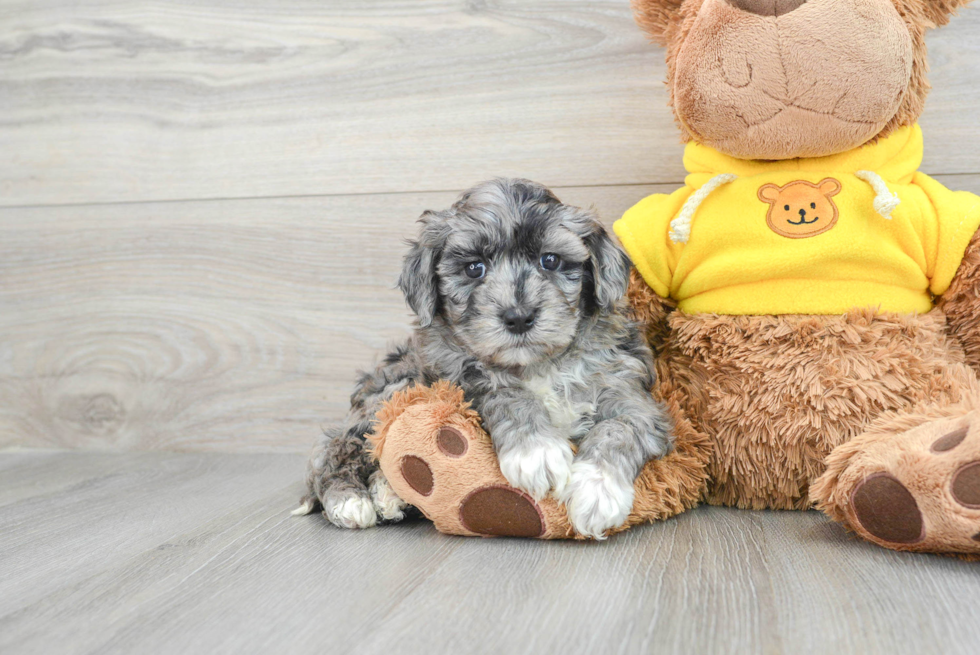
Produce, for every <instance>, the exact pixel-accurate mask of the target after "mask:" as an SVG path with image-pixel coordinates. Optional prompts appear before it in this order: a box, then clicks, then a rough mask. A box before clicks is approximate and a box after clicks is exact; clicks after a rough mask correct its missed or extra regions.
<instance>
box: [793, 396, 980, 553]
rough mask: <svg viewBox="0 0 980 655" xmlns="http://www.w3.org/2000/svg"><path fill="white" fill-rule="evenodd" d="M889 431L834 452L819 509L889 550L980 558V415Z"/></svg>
mask: <svg viewBox="0 0 980 655" xmlns="http://www.w3.org/2000/svg"><path fill="white" fill-rule="evenodd" d="M910 422H911V423H914V420H910V419H909V417H893V418H892V419H891V423H892V427H893V428H898V429H901V428H902V427H907V426H908V425H909V423H910ZM883 427H884V428H887V427H888V426H887V425H885V426H875V429H874V430H871V431H869V432H866V433H865V434H862V435H861V436H859V437H857V438H855V439H853V440H852V441H850V442H848V443H846V444H843V445H842V446H840V447H838V448H837V449H835V450H834V451H833V452H832V453H831V454H830V456H829V457H828V459H827V466H828V468H827V471H826V473H824V475H823V476H821V477H820V478H819V479H818V480H817V481H816V482H815V483H814V485H813V486H812V488H811V497H812V498H813V500H815V501H816V502H817V506H818V507H819V508H820V509H821V510H823V511H825V512H827V513H828V514H829V515H830V516H831V517H833V518H835V519H837V520H838V521H840V522H842V523H844V524H845V525H846V526H848V527H849V528H851V529H852V530H854V531H855V532H856V533H857V534H858V535H860V536H861V537H863V538H865V539H867V540H869V541H872V542H874V543H876V544H879V545H881V546H884V547H886V548H892V549H895V550H914V551H923V552H934V553H972V554H980V411H976V410H975V411H971V412H968V413H965V414H963V413H960V414H959V415H954V416H947V417H943V418H938V419H933V420H928V421H926V422H923V423H921V424H920V425H918V426H916V427H912V428H911V429H907V430H905V431H902V432H897V431H896V432H888V431H887V429H882V428H883Z"/></svg>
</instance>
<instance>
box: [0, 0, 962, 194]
mask: <svg viewBox="0 0 980 655" xmlns="http://www.w3.org/2000/svg"><path fill="white" fill-rule="evenodd" d="M978 31H980V9H976V8H968V9H964V10H963V11H962V12H961V16H960V17H959V18H958V19H957V20H955V21H954V22H953V23H952V24H951V25H950V26H948V27H946V28H944V29H942V30H939V31H936V32H935V33H933V34H931V35H930V37H929V45H930V48H931V61H932V73H931V79H932V82H933V84H934V87H935V91H934V92H933V94H932V97H931V99H930V102H929V104H928V108H927V111H926V114H925V116H924V118H923V125H924V127H925V128H926V132H927V134H928V139H927V156H926V162H925V170H926V171H927V172H931V173H980V157H978V155H977V151H978V143H980V130H978V127H977V123H976V117H975V114H976V112H975V108H976V107H977V106H978V105H980V43H978V41H977V39H975V38H973V36H974V35H975V34H977V33H978ZM0 60H2V61H3V66H2V67H0V152H3V153H4V156H3V157H2V158H0V204H2V205H6V206H12V205H33V204H64V203H93V202H121V201H147V200H168V199H170V200H172V199H200V198H241V197H255V196H263V197H265V196H287V195H310V194H343V193H377V192H394V191H398V192H418V191H432V190H444V189H459V188H464V187H467V186H469V185H470V184H472V183H473V182H475V181H477V180H479V179H483V178H486V177H488V176H491V175H521V176H525V177H531V178H533V179H537V180H540V181H542V182H544V183H546V184H548V185H551V186H581V185H606V184H652V183H668V182H677V181H679V180H680V179H681V178H682V176H683V171H682V169H681V146H680V143H679V141H678V136H677V131H676V129H675V128H674V124H673V119H672V116H671V114H670V111H669V108H668V107H667V96H666V90H665V88H664V86H663V84H662V80H663V79H664V77H665V65H664V62H663V53H662V51H660V50H659V49H658V48H655V47H653V46H652V45H650V44H649V43H648V42H647V40H646V38H645V36H644V35H643V34H642V33H641V31H640V30H639V29H638V28H637V27H636V26H635V25H634V24H633V21H632V17H631V15H630V10H629V6H628V2H627V1H626V0H561V1H560V2H559V1H556V0H534V1H528V0H503V1H489V2H488V1H483V0H480V1H473V2H470V1H466V2H464V1H460V0H412V1H411V2H406V1H405V0H374V1H372V2H363V1H361V0H331V1H330V2H323V1H322V0H278V1H277V2H268V1H267V0H208V1H207V2H203V3H202V2H197V1H196V0H153V1H148V0H83V1H81V2H79V1H76V0H6V1H5V2H4V6H3V11H2V12H0Z"/></svg>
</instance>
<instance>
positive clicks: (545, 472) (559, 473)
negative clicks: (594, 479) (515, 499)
mask: <svg viewBox="0 0 980 655" xmlns="http://www.w3.org/2000/svg"><path fill="white" fill-rule="evenodd" d="M499 459H500V471H501V473H503V474H504V477H505V478H507V482H509V483H510V484H511V486H513V487H516V488H518V489H522V490H523V491H526V492H527V493H529V494H530V495H531V497H532V498H534V499H535V500H541V499H542V498H544V497H545V496H547V495H548V492H549V491H551V490H552V489H554V491H555V496H561V494H562V492H563V491H564V490H565V487H566V485H568V481H569V479H570V478H571V475H572V447H571V445H569V443H568V442H567V441H557V440H544V439H542V440H538V441H536V442H533V443H532V444H531V445H530V446H529V447H527V448H512V449H510V450H508V451H507V452H506V453H504V454H503V455H501V456H500V458H499Z"/></svg>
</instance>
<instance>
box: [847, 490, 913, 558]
mask: <svg viewBox="0 0 980 655" xmlns="http://www.w3.org/2000/svg"><path fill="white" fill-rule="evenodd" d="M851 506H852V507H853V508H854V516H855V518H856V519H857V520H858V522H860V523H861V525H862V526H863V527H864V529H865V530H867V531H868V532H870V533H871V534H873V535H874V536H875V537H878V538H879V539H881V540H882V541H888V542H890V543H894V544H913V543H916V542H918V541H922V538H923V537H924V536H925V535H924V532H923V527H924V525H923V521H922V512H921V511H919V506H918V504H917V503H916V502H915V497H914V496H913V495H912V493H911V492H910V491H909V490H908V489H906V488H905V485H903V484H902V483H901V482H899V481H898V479H896V478H895V477H894V476H892V475H889V474H887V473H878V474H875V475H871V476H868V477H867V478H865V479H864V480H862V481H861V482H860V483H859V484H858V486H857V488H856V489H855V490H854V494H853V495H852V497H851Z"/></svg>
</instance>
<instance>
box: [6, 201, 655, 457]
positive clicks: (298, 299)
mask: <svg viewBox="0 0 980 655" xmlns="http://www.w3.org/2000/svg"><path fill="white" fill-rule="evenodd" d="M658 190H667V187H609V188H598V189H564V190H561V191H560V193H561V195H562V196H564V197H565V199H566V200H567V201H568V202H572V203H576V204H583V205H590V204H595V205H596V206H597V207H598V208H599V210H600V211H601V212H602V214H603V216H604V217H605V220H606V221H607V222H611V220H612V219H613V218H615V217H618V216H619V215H620V214H621V213H622V212H623V211H624V210H625V209H626V208H627V207H629V206H630V205H631V204H632V203H634V202H636V201H637V200H639V199H640V198H642V197H643V196H645V195H647V194H649V193H653V192H655V191H658ZM455 195H456V194H455V193H432V194H405V195H377V196H344V197H331V198H296V199H264V200H240V201H218V202H182V203H150V204H136V205H128V204H123V205H105V206H79V207H58V208H55V207H46V208H23V209H0V280H3V284H2V285H0V335H2V337H0V445H10V444H14V443H19V444H22V445H33V446H39V445H47V446H61V447H79V448H99V449H146V448H152V449H168V450H189V449H190V450H213V449H217V450H256V449H260V450H282V451H290V452H297V451H303V452H305V451H306V450H307V449H308V448H309V447H310V446H311V445H312V443H313V441H314V439H315V437H316V435H317V434H318V431H319V430H320V429H321V427H322V426H324V425H326V424H327V423H329V422H331V421H336V420H339V419H341V418H342V417H343V415H344V413H345V412H346V410H347V407H348V398H349V396H350V393H351V391H352V389H353V383H354V378H355V373H356V371H357V370H358V369H364V368H369V367H371V366H372V365H373V363H374V362H375V361H376V360H377V358H378V356H379V355H382V354H383V353H384V351H385V348H386V345H387V344H388V343H389V342H390V341H392V340H395V339H398V338H403V337H404V336H406V335H407V334H408V331H409V329H410V327H409V326H410V315H409V312H408V310H407V308H406V306H405V303H404V300H403V299H402V297H401V294H400V293H399V292H398V291H397V290H396V289H395V281H396V279H397V277H398V273H399V270H400V267H401V259H402V256H403V254H404V249H405V245H404V240H405V239H406V238H408V237H409V236H411V235H413V234H414V232H415V219H416V218H417V217H418V216H419V215H420V214H421V213H422V212H423V211H424V210H425V209H430V208H431V209H441V208H444V207H446V206H448V205H449V204H450V203H451V202H452V201H453V199H454V198H455Z"/></svg>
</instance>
